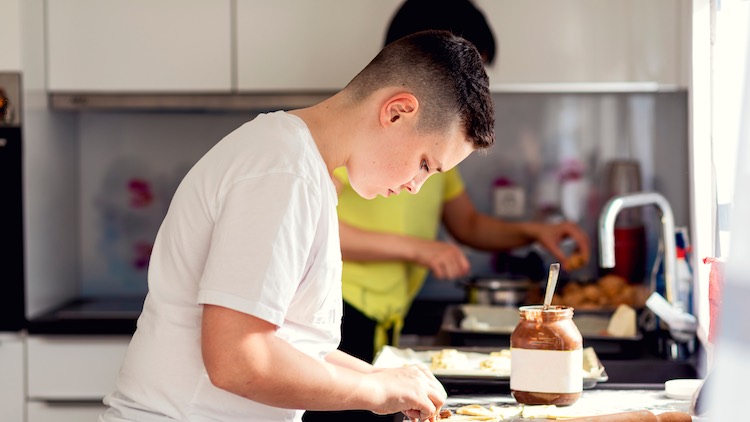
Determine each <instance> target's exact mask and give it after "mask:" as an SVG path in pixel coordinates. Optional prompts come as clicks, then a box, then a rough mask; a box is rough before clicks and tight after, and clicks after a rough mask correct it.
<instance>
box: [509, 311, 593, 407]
mask: <svg viewBox="0 0 750 422" xmlns="http://www.w3.org/2000/svg"><path fill="white" fill-rule="evenodd" d="M519 311H520V314H521V319H520V321H519V322H518V325H517V326H516V328H515V330H513V334H511V336H510V354H511V357H510V362H511V364H510V390H511V394H512V395H513V397H514V398H515V399H516V401H517V402H519V403H522V404H530V405H534V404H544V405H550V404H554V405H558V406H567V405H571V404H573V403H575V402H576V401H577V400H578V399H579V398H580V397H581V391H582V390H583V338H582V337H581V332H580V331H578V327H576V325H575V323H574V322H573V308H571V307H568V306H550V307H549V308H548V309H544V307H543V306H541V305H538V306H522V307H521V308H519Z"/></svg>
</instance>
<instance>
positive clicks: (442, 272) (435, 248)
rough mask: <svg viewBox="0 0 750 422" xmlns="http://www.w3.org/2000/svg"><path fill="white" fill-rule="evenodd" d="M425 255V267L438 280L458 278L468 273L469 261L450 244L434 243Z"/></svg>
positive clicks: (457, 248)
mask: <svg viewBox="0 0 750 422" xmlns="http://www.w3.org/2000/svg"><path fill="white" fill-rule="evenodd" d="M427 254H428V257H427V259H426V260H427V267H428V268H429V269H430V271H432V273H433V275H434V276H435V277H437V278H439V279H452V278H458V277H463V276H465V275H467V274H468V273H469V269H470V264H469V260H468V259H467V258H466V255H465V254H464V253H463V251H462V250H461V248H459V247H458V246H456V245H454V244H452V243H446V242H434V243H433V245H432V246H431V248H430V251H428V252H427Z"/></svg>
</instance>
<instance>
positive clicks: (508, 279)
mask: <svg viewBox="0 0 750 422" xmlns="http://www.w3.org/2000/svg"><path fill="white" fill-rule="evenodd" d="M458 283H459V284H460V285H462V286H463V287H464V291H465V293H466V297H465V301H466V303H471V304H477V305H493V306H519V305H522V304H524V303H525V302H526V299H527V298H528V296H529V293H530V292H531V289H532V288H533V287H534V283H533V282H532V281H531V280H529V279H528V278H526V277H521V276H513V275H507V274H489V275H475V276H472V277H469V278H467V279H464V280H460V281H459V282H458Z"/></svg>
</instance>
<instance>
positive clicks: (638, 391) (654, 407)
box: [396, 385, 704, 421]
mask: <svg viewBox="0 0 750 422" xmlns="http://www.w3.org/2000/svg"><path fill="white" fill-rule="evenodd" d="M642 387H643V386H639V385H632V386H631V388H625V389H617V390H610V389H598V388H597V389H594V390H584V392H583V394H582V396H581V398H580V399H579V400H578V401H577V402H576V403H575V404H573V405H571V406H568V407H560V408H558V410H562V411H563V412H564V415H566V416H571V417H574V416H594V415H605V414H610V413H617V412H626V411H631V410H649V411H651V412H653V413H655V414H659V413H664V412H689V411H690V400H676V399H671V398H668V397H667V396H666V394H665V393H664V390H663V386H662V387H661V388H658V389H654V388H651V387H649V386H646V388H642ZM469 404H478V405H481V406H485V407H489V406H508V407H512V406H519V405H518V403H516V401H515V400H514V399H513V397H512V396H510V395H509V394H498V395H450V396H449V397H448V400H447V402H446V404H445V407H446V408H448V409H451V410H454V409H456V408H458V407H460V406H465V405H469ZM396 419H397V420H400V419H401V418H399V417H397V418H396ZM512 420H516V421H523V420H530V419H524V418H520V417H518V418H515V419H512ZM536 420H538V419H536ZM693 420H694V421H700V420H704V419H701V418H697V417H693Z"/></svg>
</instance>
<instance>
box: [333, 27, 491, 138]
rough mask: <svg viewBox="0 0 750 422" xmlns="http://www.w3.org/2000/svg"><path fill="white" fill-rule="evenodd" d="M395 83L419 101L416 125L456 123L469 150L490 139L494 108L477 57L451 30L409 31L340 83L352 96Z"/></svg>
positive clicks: (427, 128) (429, 127)
mask: <svg viewBox="0 0 750 422" xmlns="http://www.w3.org/2000/svg"><path fill="white" fill-rule="evenodd" d="M386 87H399V88H402V89H404V91H406V92H410V93H411V94H413V95H414V96H415V97H416V98H417V100H418V101H419V107H420V114H419V121H418V122H417V129H418V130H420V131H424V132H425V133H434V132H436V131H441V130H447V129H448V128H449V127H450V125H452V124H454V123H455V122H457V121H458V122H459V124H460V125H461V127H462V129H463V130H464V134H465V135H466V137H467V141H468V142H471V143H472V145H473V147H474V149H477V150H482V149H486V148H489V147H490V146H491V145H492V144H493V143H494V142H495V128H494V126H495V110H494V105H493V102H492V96H491V95H490V90H489V77H488V76H487V72H486V71H485V69H484V64H483V62H482V57H481V56H480V54H479V52H478V51H477V49H476V47H474V45H473V44H472V43H470V42H469V41H467V40H466V39H464V38H461V37H459V36H456V35H453V34H452V33H451V32H448V31H443V30H428V31H420V32H415V33H413V34H410V35H407V36H405V37H403V38H399V39H398V40H396V41H394V42H392V43H390V44H388V45H386V46H385V47H384V48H383V50H381V52H380V53H379V54H378V55H377V56H376V57H375V58H374V59H373V60H372V61H371V62H370V63H369V64H368V65H367V66H366V67H365V68H364V69H362V71H361V72H360V73H359V74H358V75H357V76H355V77H354V79H352V81H351V82H349V84H348V85H347V87H346V90H348V91H349V92H351V94H352V96H353V98H354V100H355V101H361V100H363V99H365V98H367V97H368V96H369V95H370V94H372V93H373V92H375V91H377V90H379V89H381V88H386Z"/></svg>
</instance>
